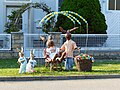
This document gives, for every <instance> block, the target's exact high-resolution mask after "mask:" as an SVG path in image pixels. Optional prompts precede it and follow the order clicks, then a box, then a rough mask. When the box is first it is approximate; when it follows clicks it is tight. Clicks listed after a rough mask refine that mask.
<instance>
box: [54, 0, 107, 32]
mask: <svg viewBox="0 0 120 90" xmlns="http://www.w3.org/2000/svg"><path fill="white" fill-rule="evenodd" d="M60 10H61V11H74V12H76V13H78V14H79V15H81V16H82V17H83V18H85V19H86V20H87V22H88V25H89V26H88V27H89V33H91V34H105V33H106V30H107V25H106V20H105V17H104V15H103V14H102V13H101V7H100V3H99V0H64V1H63V3H62V5H61V8H60ZM77 18H78V17H77ZM79 20H80V22H81V23H82V25H81V26H80V28H79V29H78V30H77V31H76V32H75V33H86V31H85V30H86V26H85V23H84V22H83V21H82V20H81V19H79ZM56 26H57V27H58V26H62V27H64V28H65V29H69V28H72V27H74V26H79V25H78V24H77V23H76V24H75V25H74V24H73V23H72V22H71V21H70V20H69V19H68V18H66V17H65V16H63V15H59V17H58V22H57V23H56Z"/></svg>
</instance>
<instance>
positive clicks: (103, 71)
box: [92, 70, 120, 73]
mask: <svg viewBox="0 0 120 90" xmlns="http://www.w3.org/2000/svg"><path fill="white" fill-rule="evenodd" d="M92 72H101V73H106V72H107V73H120V70H92Z"/></svg>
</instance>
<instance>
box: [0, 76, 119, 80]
mask: <svg viewBox="0 0 120 90" xmlns="http://www.w3.org/2000/svg"><path fill="white" fill-rule="evenodd" d="M113 78H120V75H91V76H35V77H34V76H33V77H0V81H50V80H79V79H113Z"/></svg>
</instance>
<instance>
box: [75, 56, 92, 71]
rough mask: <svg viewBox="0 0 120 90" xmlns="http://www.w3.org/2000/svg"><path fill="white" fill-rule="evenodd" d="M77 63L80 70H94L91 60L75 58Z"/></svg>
mask: <svg viewBox="0 0 120 90" xmlns="http://www.w3.org/2000/svg"><path fill="white" fill-rule="evenodd" d="M75 64H76V67H77V69H78V71H92V61H91V60H86V59H84V60H78V59H77V58H75Z"/></svg>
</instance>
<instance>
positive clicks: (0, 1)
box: [0, 0, 4, 33]
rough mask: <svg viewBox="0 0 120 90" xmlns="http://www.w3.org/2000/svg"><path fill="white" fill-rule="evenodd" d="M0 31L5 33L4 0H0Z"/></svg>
mask: <svg viewBox="0 0 120 90" xmlns="http://www.w3.org/2000/svg"><path fill="white" fill-rule="evenodd" d="M0 12H1V13H0V33H3V29H4V28H3V27H4V22H3V21H4V18H3V15H4V14H3V13H4V9H3V0H0Z"/></svg>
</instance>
